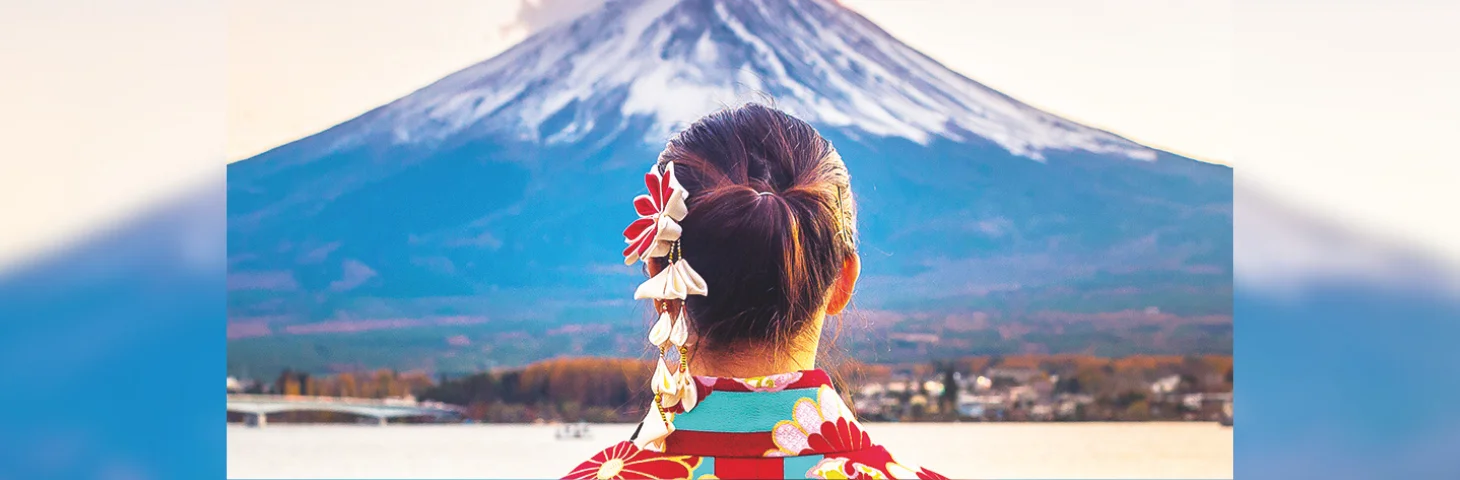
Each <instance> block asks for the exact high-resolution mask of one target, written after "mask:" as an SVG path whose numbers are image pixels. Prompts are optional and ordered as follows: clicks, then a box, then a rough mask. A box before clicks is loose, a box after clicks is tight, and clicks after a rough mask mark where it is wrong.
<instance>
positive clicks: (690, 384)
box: [679, 373, 700, 412]
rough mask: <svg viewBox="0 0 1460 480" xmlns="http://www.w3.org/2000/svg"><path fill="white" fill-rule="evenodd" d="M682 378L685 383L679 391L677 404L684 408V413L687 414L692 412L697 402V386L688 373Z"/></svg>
mask: <svg viewBox="0 0 1460 480" xmlns="http://www.w3.org/2000/svg"><path fill="white" fill-rule="evenodd" d="M684 378H685V379H686V380H687V382H686V383H685V384H684V386H682V387H681V388H680V389H679V390H680V392H679V404H680V406H682V407H684V411H686V412H688V411H690V410H694V408H695V405H696V403H697V402H699V399H700V394H699V385H698V384H696V383H695V380H694V376H692V375H689V374H688V373H686V374H685V375H684Z"/></svg>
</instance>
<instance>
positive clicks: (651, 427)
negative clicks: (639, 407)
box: [634, 406, 674, 452]
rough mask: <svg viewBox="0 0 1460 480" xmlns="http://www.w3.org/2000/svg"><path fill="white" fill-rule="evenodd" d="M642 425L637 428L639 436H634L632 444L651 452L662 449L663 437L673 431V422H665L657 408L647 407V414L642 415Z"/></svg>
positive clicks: (666, 436) (661, 450)
mask: <svg viewBox="0 0 1460 480" xmlns="http://www.w3.org/2000/svg"><path fill="white" fill-rule="evenodd" d="M643 425H644V426H643V427H642V428H640V429H639V436H638V437H634V445H635V446H638V447H639V448H641V449H644V450H649V451H651V452H663V451H664V439H665V438H668V437H669V434H670V433H673V432H674V423H672V422H671V423H669V424H665V423H664V419H663V418H660V417H659V408H658V407H657V406H656V407H655V408H650V409H649V414H648V415H645V416H644V422H643Z"/></svg>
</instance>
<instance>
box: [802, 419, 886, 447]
mask: <svg viewBox="0 0 1460 480" xmlns="http://www.w3.org/2000/svg"><path fill="white" fill-rule="evenodd" d="M806 443H807V445H809V447H808V448H807V449H806V450H802V455H806V454H808V453H814V452H851V451H856V450H861V449H863V448H867V447H870V446H872V439H871V437H869V436H867V432H863V431H862V428H861V427H859V426H857V424H856V423H855V422H849V421H847V419H845V418H838V419H836V420H834V421H827V422H823V423H822V424H821V431H820V432H817V433H813V434H811V435H807V436H806Z"/></svg>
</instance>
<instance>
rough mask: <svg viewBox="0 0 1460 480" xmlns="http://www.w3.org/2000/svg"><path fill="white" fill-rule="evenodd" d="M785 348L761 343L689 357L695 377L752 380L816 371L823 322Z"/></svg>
mask: <svg viewBox="0 0 1460 480" xmlns="http://www.w3.org/2000/svg"><path fill="white" fill-rule="evenodd" d="M807 330H808V331H807V332H804V333H802V334H801V335H799V336H797V338H794V339H792V340H790V341H789V342H786V344H784V345H773V344H770V343H758V344H751V345H738V346H732V347H730V348H724V349H708V348H707V349H703V350H700V351H698V352H695V353H694V354H692V356H691V357H690V364H689V369H690V372H691V373H693V374H695V375H703V376H709V377H728V378H749V377H763V376H766V375H774V374H777V373H785V372H794V371H799V370H810V369H813V368H816V349H817V348H818V347H819V346H820V343H821V342H820V341H821V322H820V321H819V319H818V321H814V322H812V327H811V328H808V329H807Z"/></svg>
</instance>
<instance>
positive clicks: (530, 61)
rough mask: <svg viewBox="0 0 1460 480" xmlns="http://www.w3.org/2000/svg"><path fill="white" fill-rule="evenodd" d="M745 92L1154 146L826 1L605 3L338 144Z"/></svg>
mask: <svg viewBox="0 0 1460 480" xmlns="http://www.w3.org/2000/svg"><path fill="white" fill-rule="evenodd" d="M760 99H769V100H770V101H771V102H773V103H774V104H775V105H776V106H777V107H778V108H781V109H783V110H785V111H787V112H788V113H791V114H793V115H796V116H798V117H801V118H803V119H805V120H807V121H809V122H811V123H813V124H815V125H817V126H818V127H833V128H842V129H845V130H847V131H849V132H852V135H853V136H876V137H901V138H906V139H908V140H911V141H913V142H917V143H921V144H926V143H928V142H930V141H933V140H934V139H936V138H939V137H941V138H945V139H948V140H952V141H956V142H968V141H977V140H978V139H982V140H985V141H987V142H990V143H993V144H996V145H998V146H1000V147H1002V148H1004V149H1006V150H1008V151H1009V152H1010V153H1013V154H1015V155H1018V156H1023V157H1027V158H1031V159H1035V160H1042V159H1043V158H1044V156H1043V155H1042V153H1041V152H1043V151H1046V150H1080V151H1087V152H1092V153H1097V154H1107V155H1116V156H1123V157H1129V158H1134V159H1140V160H1154V159H1155V158H1156V152H1155V151H1154V150H1151V149H1149V148H1146V147H1144V146H1141V145H1139V144H1136V143H1134V142H1130V141H1128V140H1125V139H1123V138H1120V137H1118V136H1116V135H1113V134H1110V133H1108V132H1103V131H1100V130H1096V129H1093V128H1089V127H1085V126H1083V125H1079V124H1077V123H1074V122H1071V121H1068V120H1065V119H1062V118H1060V117H1057V116H1055V115H1052V114H1049V113H1045V112H1042V111H1040V110H1038V109H1035V108H1033V107H1030V106H1028V105H1025V104H1023V103H1020V102H1019V101H1017V100H1014V99H1012V98H1009V97H1008V96H1005V95H1003V94H1001V93H999V92H997V91H995V90H993V89H990V88H988V87H986V86H984V85H982V84H979V83H978V82H975V81H973V80H970V79H968V78H966V77H964V76H962V75H960V74H958V73H956V72H954V71H952V70H949V69H948V68H947V67H944V66H943V65H942V64H940V63H938V62H937V61H935V60H933V59H931V58H928V57H927V56H925V55H923V54H921V53H919V52H918V51H916V50H914V49H912V48H911V47H908V46H907V45H905V44H903V43H902V42H900V41H898V40H897V39H895V38H893V37H892V36H891V35H889V34H887V32H885V31H883V30H882V29H881V28H879V27H877V26H876V25H875V24H873V23H872V22H870V21H868V20H867V19H865V18H863V17H862V16H861V15H859V14H857V13H856V12H853V11H851V10H849V9H846V8H844V7H842V6H840V5H838V4H836V3H834V2H831V1H828V0H790V1H776V2H771V1H726V0H618V1H609V2H607V3H605V4H604V5H603V6H602V7H600V8H598V9H597V10H594V11H592V12H588V13H586V14H584V15H582V16H580V17H578V18H576V19H574V20H572V21H566V22H563V23H560V24H558V25H555V26H553V27H551V28H548V29H546V30H543V31H541V32H538V33H537V34H535V35H533V36H531V37H529V38H527V39H526V40H524V41H522V42H521V43H519V44H518V45H516V46H514V47H512V48H510V49H508V50H507V51H505V52H503V53H502V54H500V55H498V56H496V57H493V58H491V59H489V60H486V61H484V62H481V63H478V64H476V65H473V66H471V67H468V68H466V69H463V70H461V71H459V72H457V73H455V74H452V75H450V76H448V77H446V78H443V79H442V80H440V81H438V82H436V83H434V84H432V85H430V86H427V87H425V88H423V89H421V90H419V91H417V92H415V93H413V94H411V95H409V96H407V97H405V98H402V99H400V100H397V101H395V102H393V103H391V104H390V105H387V106H386V107H384V108H383V109H381V110H379V111H376V112H372V113H371V114H368V115H366V116H364V117H361V118H360V119H357V120H356V122H362V123H363V125H360V127H361V128H357V129H349V131H350V133H351V134H350V135H349V136H348V138H346V139H344V140H343V141H344V142H362V141H388V142H390V143H393V144H413V143H421V142H432V141H440V140H444V139H446V138H448V137H452V136H455V135H459V134H462V133H464V132H472V133H473V134H475V135H494V136H499V137H502V138H510V139H515V140H528V141H536V142H541V143H548V144H553V143H566V142H576V141H580V140H582V139H584V138H586V137H588V136H590V135H609V136H614V135H617V134H619V133H623V132H626V131H629V130H631V129H629V128H628V126H629V124H630V122H632V121H634V120H635V119H645V120H648V122H649V123H650V126H649V127H648V128H647V129H644V131H643V135H644V138H643V139H642V140H643V141H644V142H645V143H646V144H656V143H662V142H663V141H665V140H666V139H668V137H669V136H670V135H671V134H672V133H673V132H675V131H677V130H679V129H682V128H683V127H684V126H686V125H687V124H688V123H689V122H692V121H694V120H695V119H696V118H699V117H700V116H702V115H704V114H706V113H709V112H711V111H714V110H715V109H717V108H719V107H722V106H727V105H735V104H739V103H742V102H744V101H747V100H760ZM352 123H353V122H352ZM634 131H636V132H637V129H634Z"/></svg>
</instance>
